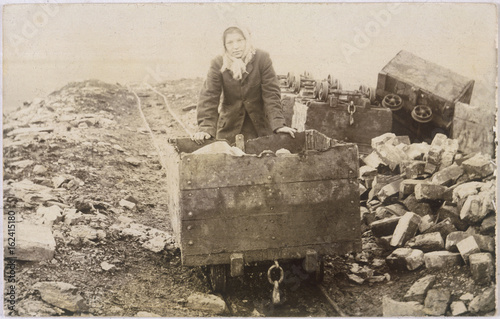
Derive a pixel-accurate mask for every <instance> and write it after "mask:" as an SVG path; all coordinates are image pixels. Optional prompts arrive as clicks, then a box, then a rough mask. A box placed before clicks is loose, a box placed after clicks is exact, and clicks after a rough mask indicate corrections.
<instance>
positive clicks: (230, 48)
mask: <svg viewBox="0 0 500 319" xmlns="http://www.w3.org/2000/svg"><path fill="white" fill-rule="evenodd" d="M246 44H247V41H246V40H245V38H244V37H243V36H242V35H241V34H240V33H237V32H234V33H228V34H227V35H226V43H225V45H226V50H227V52H228V53H229V55H231V56H232V57H233V58H238V59H241V58H242V57H243V52H244V51H245V46H246Z"/></svg>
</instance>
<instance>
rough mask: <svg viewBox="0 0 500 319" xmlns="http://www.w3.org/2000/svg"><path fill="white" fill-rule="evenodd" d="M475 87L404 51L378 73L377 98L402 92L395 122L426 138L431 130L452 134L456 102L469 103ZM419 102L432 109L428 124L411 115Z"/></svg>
mask: <svg viewBox="0 0 500 319" xmlns="http://www.w3.org/2000/svg"><path fill="white" fill-rule="evenodd" d="M473 88H474V81H473V80H470V79H467V78H465V77H464V76H461V75H459V74H457V73H455V72H453V71H451V70H449V69H447V68H444V67H442V66H439V65H437V64H435V63H431V62H429V61H426V60H424V59H422V58H420V57H418V56H416V55H414V54H412V53H409V52H407V51H404V50H403V51H400V52H399V53H398V54H397V55H396V57H394V58H393V59H392V60H391V61H390V62H389V63H388V64H387V65H386V66H385V67H384V68H383V69H382V71H381V72H380V73H379V74H378V81H377V89H376V97H377V99H379V100H383V99H384V97H385V96H386V95H388V94H391V93H392V94H397V95H399V96H400V97H401V99H402V107H401V108H400V109H399V110H396V111H395V112H394V114H393V115H394V116H393V118H394V122H398V123H399V125H400V129H403V130H407V131H409V132H406V133H409V134H408V135H411V136H410V137H414V138H420V139H423V138H425V137H426V136H425V135H426V133H431V132H434V133H437V132H441V133H445V134H447V135H449V134H450V130H451V126H452V123H453V114H454V108H455V103H457V102H463V103H469V102H470V99H471V95H472V90H473ZM417 105H424V106H428V107H429V108H430V109H431V111H432V117H431V119H430V120H429V122H428V123H425V122H420V123H419V122H417V121H415V119H414V118H413V117H412V116H411V112H412V111H413V109H414V108H415V106H417ZM393 131H394V129H393ZM396 131H397V130H396ZM397 133H405V132H397Z"/></svg>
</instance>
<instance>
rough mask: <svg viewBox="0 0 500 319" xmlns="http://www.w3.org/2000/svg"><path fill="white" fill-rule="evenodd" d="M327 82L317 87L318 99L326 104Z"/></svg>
mask: <svg viewBox="0 0 500 319" xmlns="http://www.w3.org/2000/svg"><path fill="white" fill-rule="evenodd" d="M328 86H329V85H328V82H327V81H323V82H321V84H320V86H319V92H318V95H319V96H318V97H319V100H320V101H323V102H326V101H328Z"/></svg>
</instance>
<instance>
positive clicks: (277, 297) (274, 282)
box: [267, 260, 285, 305]
mask: <svg viewBox="0 0 500 319" xmlns="http://www.w3.org/2000/svg"><path fill="white" fill-rule="evenodd" d="M275 268H276V269H279V271H280V279H278V280H273V279H272V278H271V271H272V270H273V269H275ZM283 279H285V272H284V271H283V268H281V266H280V265H279V264H278V261H277V260H275V261H274V265H272V266H271V267H269V270H268V271H267V280H269V283H270V284H271V285H273V294H272V300H273V304H275V305H276V304H279V303H280V301H281V298H280V291H279V285H280V284H281V283H282V282H283Z"/></svg>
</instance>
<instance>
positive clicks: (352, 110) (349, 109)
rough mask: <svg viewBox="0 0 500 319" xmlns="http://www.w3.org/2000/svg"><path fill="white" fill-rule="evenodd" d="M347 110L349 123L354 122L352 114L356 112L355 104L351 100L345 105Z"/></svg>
mask: <svg viewBox="0 0 500 319" xmlns="http://www.w3.org/2000/svg"><path fill="white" fill-rule="evenodd" d="M347 112H348V113H349V125H353V124H354V116H353V114H354V113H355V112H356V105H354V102H353V101H351V103H350V104H349V105H347Z"/></svg>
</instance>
